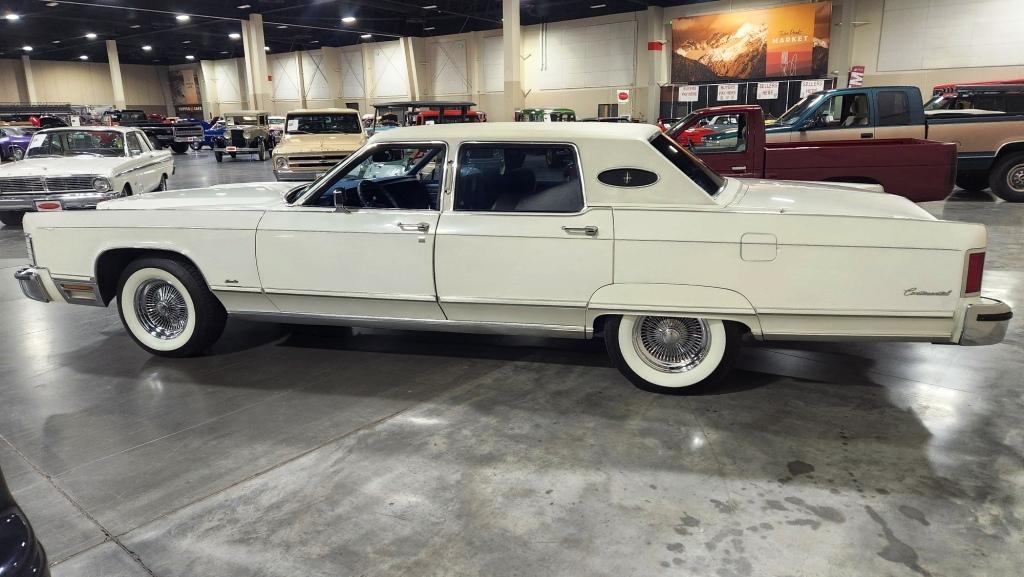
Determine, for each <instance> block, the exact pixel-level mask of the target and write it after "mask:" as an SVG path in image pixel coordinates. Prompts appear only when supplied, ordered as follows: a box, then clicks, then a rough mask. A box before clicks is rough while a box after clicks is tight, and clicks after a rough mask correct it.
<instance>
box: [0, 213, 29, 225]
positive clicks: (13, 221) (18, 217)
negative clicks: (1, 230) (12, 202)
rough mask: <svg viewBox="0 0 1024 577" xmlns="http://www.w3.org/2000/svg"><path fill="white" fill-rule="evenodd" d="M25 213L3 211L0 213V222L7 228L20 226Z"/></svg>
mask: <svg viewBox="0 0 1024 577" xmlns="http://www.w3.org/2000/svg"><path fill="white" fill-rule="evenodd" d="M24 218H25V213H24V212H19V211H13V210H5V211H2V212H0V222H2V223H4V224H6V225H7V226H21V221H22V220H24Z"/></svg>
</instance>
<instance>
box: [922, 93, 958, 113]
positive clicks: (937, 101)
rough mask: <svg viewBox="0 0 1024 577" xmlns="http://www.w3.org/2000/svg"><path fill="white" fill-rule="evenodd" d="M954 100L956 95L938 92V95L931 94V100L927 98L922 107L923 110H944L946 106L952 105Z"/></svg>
mask: <svg viewBox="0 0 1024 577" xmlns="http://www.w3.org/2000/svg"><path fill="white" fill-rule="evenodd" d="M954 102H956V97H955V96H951V95H948V94H940V95H938V96H933V97H932V99H931V100H929V101H928V102H925V104H924V109H925V110H946V109H948V108H951V107H952V106H953V103H954Z"/></svg>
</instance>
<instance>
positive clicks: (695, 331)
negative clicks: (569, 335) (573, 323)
mask: <svg viewBox="0 0 1024 577" xmlns="http://www.w3.org/2000/svg"><path fill="white" fill-rule="evenodd" d="M741 338H742V333H741V331H740V328H739V327H738V326H737V325H735V324H734V323H728V322H724V321H721V320H717V319H703V318H683V317H669V316H634V315H625V316H621V317H615V318H613V319H611V320H609V321H608V322H607V323H606V324H605V327H604V340H605V346H606V348H607V349H608V355H609V356H610V357H611V359H612V361H613V362H614V363H615V365H616V366H617V367H618V369H619V370H620V371H622V373H623V374H624V375H625V376H626V377H627V378H628V379H629V380H630V381H632V382H633V384H635V385H637V386H638V387H640V388H642V389H645V390H650V391H656V392H661V393H680V392H690V391H694V390H696V389H704V388H707V387H710V386H713V385H715V384H717V383H718V382H720V381H721V379H722V377H724V376H725V374H726V373H727V372H728V370H729V369H730V368H731V366H732V363H733V360H734V359H735V356H736V353H737V351H738V350H739V346H740V340H741Z"/></svg>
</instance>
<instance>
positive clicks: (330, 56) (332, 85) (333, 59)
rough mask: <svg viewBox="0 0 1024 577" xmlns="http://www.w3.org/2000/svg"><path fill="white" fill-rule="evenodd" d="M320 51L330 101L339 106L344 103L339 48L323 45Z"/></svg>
mask: <svg viewBox="0 0 1024 577" xmlns="http://www.w3.org/2000/svg"><path fill="white" fill-rule="evenodd" d="M320 51H321V52H322V53H323V55H324V60H323V67H324V76H326V77H327V86H328V88H329V89H330V91H331V101H332V102H333V103H334V106H336V107H338V108H341V107H343V106H344V105H345V103H344V101H343V100H342V98H341V48H338V47H336V46H324V47H323V48H321V49H320Z"/></svg>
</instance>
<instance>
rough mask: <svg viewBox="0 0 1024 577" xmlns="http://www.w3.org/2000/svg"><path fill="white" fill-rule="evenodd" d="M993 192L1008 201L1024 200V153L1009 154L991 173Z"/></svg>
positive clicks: (990, 180) (990, 182)
mask: <svg viewBox="0 0 1024 577" xmlns="http://www.w3.org/2000/svg"><path fill="white" fill-rule="evenodd" d="M989 184H990V185H991V186H992V192H994V193H996V196H998V197H999V198H1001V199H1003V200H1005V201H1006V202H1024V153H1022V152H1018V153H1015V154H1008V155H1007V156H1006V157H1004V158H1003V159H1002V160H1000V161H999V162H997V163H996V165H995V166H993V167H992V172H991V173H990V174H989Z"/></svg>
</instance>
